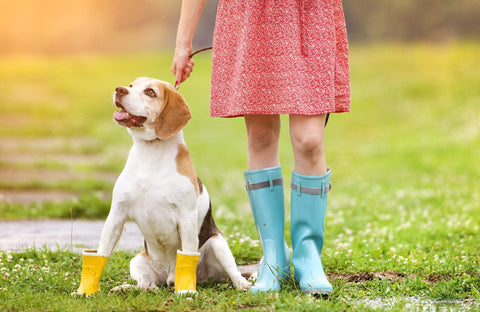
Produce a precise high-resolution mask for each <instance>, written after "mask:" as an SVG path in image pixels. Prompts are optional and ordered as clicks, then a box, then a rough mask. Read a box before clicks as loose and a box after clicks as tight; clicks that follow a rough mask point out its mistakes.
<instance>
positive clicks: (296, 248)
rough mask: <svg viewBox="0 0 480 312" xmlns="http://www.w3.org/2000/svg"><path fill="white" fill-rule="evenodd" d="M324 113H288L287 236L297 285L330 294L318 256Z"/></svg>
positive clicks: (325, 186) (325, 182) (325, 175)
mask: <svg viewBox="0 0 480 312" xmlns="http://www.w3.org/2000/svg"><path fill="white" fill-rule="evenodd" d="M325 117H326V115H319V116H299V115H292V116H290V137H291V140H292V146H293V153H294V156H295V169H294V170H293V171H292V193H291V208H292V209H291V221H290V225H291V226H290V229H291V237H292V248H293V256H292V263H293V267H294V269H295V279H296V280H297V282H298V283H299V285H300V289H301V290H302V291H303V292H306V293H312V294H330V293H331V292H332V290H333V288H332V286H331V285H330V283H329V282H328V280H327V278H326V276H325V272H324V270H323V264H322V259H321V252H322V249H323V241H324V230H325V213H326V210H327V194H328V192H329V191H330V170H328V171H327V167H326V161H325V151H324V139H323V134H324V131H323V128H324V125H325Z"/></svg>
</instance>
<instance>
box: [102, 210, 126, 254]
mask: <svg viewBox="0 0 480 312" xmlns="http://www.w3.org/2000/svg"><path fill="white" fill-rule="evenodd" d="M126 219H127V215H126V213H125V212H123V211H122V210H121V209H119V208H118V207H113V206H112V208H111V209H110V213H109V214H108V217H107V220H106V221H105V224H104V226H103V230H102V235H101V236H100V242H99V243H98V253H101V254H105V255H107V256H109V255H110V254H111V253H112V251H113V249H114V248H115V246H116V245H117V243H118V240H119V239H120V236H122V233H123V227H124V226H125V221H126Z"/></svg>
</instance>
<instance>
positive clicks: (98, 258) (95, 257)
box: [77, 250, 108, 296]
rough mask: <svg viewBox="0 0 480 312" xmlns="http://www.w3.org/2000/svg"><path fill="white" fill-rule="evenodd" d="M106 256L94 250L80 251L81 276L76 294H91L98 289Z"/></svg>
mask: <svg viewBox="0 0 480 312" xmlns="http://www.w3.org/2000/svg"><path fill="white" fill-rule="evenodd" d="M107 259H108V256H106V255H102V254H98V253H97V251H96V250H84V251H83V253H82V263H83V267H82V277H81V279H80V287H78V289H77V294H80V295H87V296H90V295H93V294H95V293H97V292H98V291H99V290H100V276H102V272H103V268H104V267H105V263H106V262H107Z"/></svg>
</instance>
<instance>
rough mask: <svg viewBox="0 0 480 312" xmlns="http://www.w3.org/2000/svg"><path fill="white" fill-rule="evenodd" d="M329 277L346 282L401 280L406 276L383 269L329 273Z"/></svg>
mask: <svg viewBox="0 0 480 312" xmlns="http://www.w3.org/2000/svg"><path fill="white" fill-rule="evenodd" d="M328 277H329V278H330V279H340V280H344V281H346V282H348V283H364V282H367V281H375V280H384V279H387V280H392V281H403V280H404V279H405V277H407V275H406V274H404V273H399V272H393V271H385V272H378V271H376V272H360V273H331V274H328Z"/></svg>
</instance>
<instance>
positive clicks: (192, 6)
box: [171, 0, 206, 86]
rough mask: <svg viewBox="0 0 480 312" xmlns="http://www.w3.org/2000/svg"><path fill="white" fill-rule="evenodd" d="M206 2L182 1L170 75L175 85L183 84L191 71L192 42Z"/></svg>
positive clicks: (202, 0) (195, 0)
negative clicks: (172, 76) (173, 78)
mask: <svg viewBox="0 0 480 312" xmlns="http://www.w3.org/2000/svg"><path fill="white" fill-rule="evenodd" d="M205 1H206V0H182V9H181V12H180V19H179V21H178V28H177V40H176V45H175V55H174V56H173V64H172V68H171V70H172V73H173V75H174V76H175V85H176V86H177V85H179V84H180V83H182V82H184V81H185V80H186V79H187V78H188V77H190V74H191V73H192V71H193V65H194V62H193V60H192V59H191V58H189V55H191V54H192V40H193V35H194V34H195V29H196V28H197V24H198V19H199V18H200V14H201V13H202V9H203V6H204V5H205Z"/></svg>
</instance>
